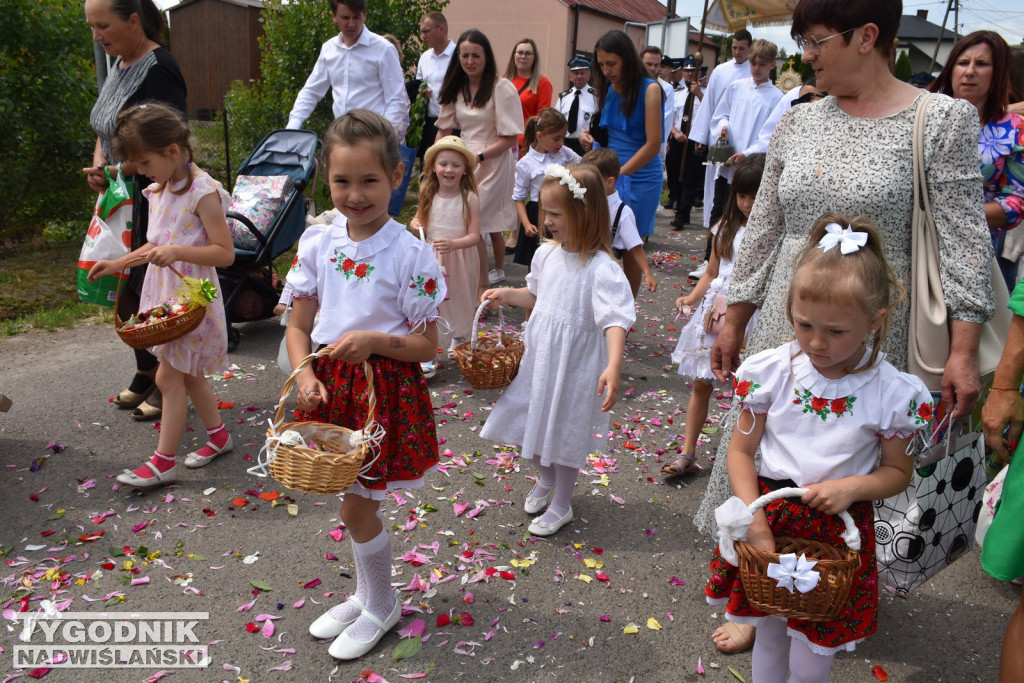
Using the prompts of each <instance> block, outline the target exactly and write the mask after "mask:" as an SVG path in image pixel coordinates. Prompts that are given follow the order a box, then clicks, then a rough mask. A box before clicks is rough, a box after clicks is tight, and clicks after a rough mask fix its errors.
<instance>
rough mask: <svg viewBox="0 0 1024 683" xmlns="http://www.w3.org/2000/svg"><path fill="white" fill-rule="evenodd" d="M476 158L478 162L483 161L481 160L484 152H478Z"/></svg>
mask: <svg viewBox="0 0 1024 683" xmlns="http://www.w3.org/2000/svg"><path fill="white" fill-rule="evenodd" d="M476 160H477V161H479V162H480V163H483V161H484V153H483V152H480V153H479V154H477V155H476Z"/></svg>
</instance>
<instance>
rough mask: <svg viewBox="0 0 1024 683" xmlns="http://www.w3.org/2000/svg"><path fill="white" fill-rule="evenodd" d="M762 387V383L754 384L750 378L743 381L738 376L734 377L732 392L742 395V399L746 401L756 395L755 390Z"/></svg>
mask: <svg viewBox="0 0 1024 683" xmlns="http://www.w3.org/2000/svg"><path fill="white" fill-rule="evenodd" d="M760 388H761V385H760V384H754V383H753V382H751V381H750V380H749V379H745V380H743V381H742V382H741V381H739V380H738V379H737V378H735V377H733V378H732V393H734V394H736V395H737V396H739V397H740V401H745V400H747V399H748V398H750V397H751V396H753V395H754V392H755V391H757V390H758V389H760Z"/></svg>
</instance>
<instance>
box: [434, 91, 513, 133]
mask: <svg viewBox="0 0 1024 683" xmlns="http://www.w3.org/2000/svg"><path fill="white" fill-rule="evenodd" d="M491 105H492V106H493V107H494V128H495V130H496V131H497V134H498V135H499V136H501V137H506V136H509V135H522V134H523V106H522V104H521V103H520V102H519V93H517V92H516V87H515V86H514V85H512V81H510V80H508V79H506V78H499V79H498V81H497V82H496V83H495V84H494V94H493V95H492V96H491ZM442 113H443V110H442ZM437 127H438V128H440V127H441V122H440V120H439V121H438V124H437Z"/></svg>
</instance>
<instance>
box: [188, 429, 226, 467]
mask: <svg viewBox="0 0 1024 683" xmlns="http://www.w3.org/2000/svg"><path fill="white" fill-rule="evenodd" d="M206 447H207V448H209V449H210V450H212V451H214V453H213V455H199V452H198V451H193V452H191V453H189V454H188V455H186V456H185V467H190V468H192V469H195V468H196V467H203V466H205V465H209V464H210V462H212V461H213V459H214V458H216V457H217V456H218V455H224V454H225V453H227V452H228V451H230V450H231V449H232V448H234V447H235V444H234V442H233V441H232V440H231V435H230V434H228V440H227V441H226V442H225V443H224V445H223V446H222V447H220V448H217V446H216V444H214V443H213V442H212V441H207V442H206ZM200 450H202V449H200Z"/></svg>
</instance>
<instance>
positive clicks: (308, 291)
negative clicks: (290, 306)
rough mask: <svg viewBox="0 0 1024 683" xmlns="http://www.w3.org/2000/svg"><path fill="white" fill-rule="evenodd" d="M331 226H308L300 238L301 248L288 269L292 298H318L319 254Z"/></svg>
mask: <svg viewBox="0 0 1024 683" xmlns="http://www.w3.org/2000/svg"><path fill="white" fill-rule="evenodd" d="M328 227H329V226H327V225H322V224H314V225H311V226H309V227H308V228H306V232H304V233H302V237H301V238H300V239H299V249H298V251H297V252H296V254H295V260H294V261H293V262H292V267H291V268H290V269H289V270H288V285H289V286H290V287H291V290H292V299H293V300H294V299H317V300H319V298H320V293H319V291H318V289H317V275H318V269H319V265H320V264H319V262H318V259H317V255H318V254H319V253H320V246H321V244H322V242H323V240H324V238H325V236H326V234H327V229H328Z"/></svg>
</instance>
